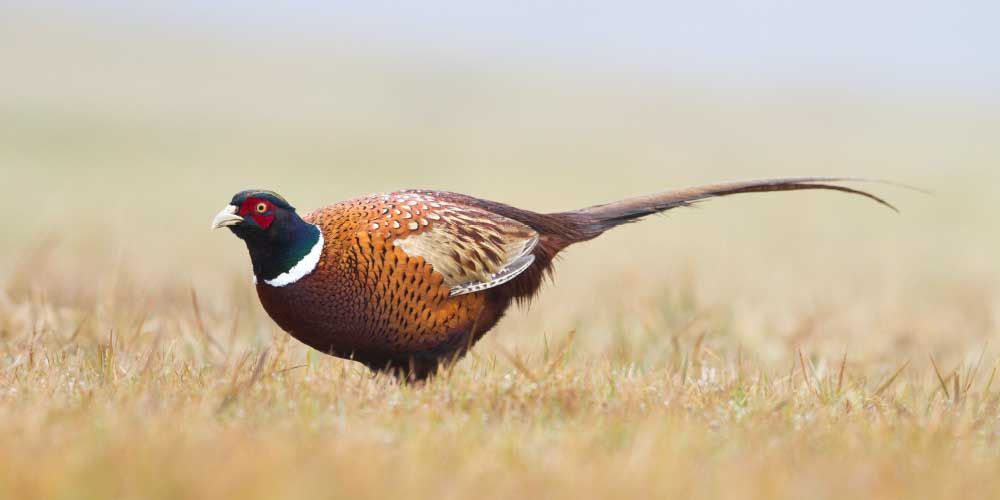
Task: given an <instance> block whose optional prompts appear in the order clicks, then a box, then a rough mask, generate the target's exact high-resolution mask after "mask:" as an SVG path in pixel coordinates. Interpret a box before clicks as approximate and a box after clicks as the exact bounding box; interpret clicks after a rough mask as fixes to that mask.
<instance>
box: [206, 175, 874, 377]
mask: <svg viewBox="0 0 1000 500" xmlns="http://www.w3.org/2000/svg"><path fill="white" fill-rule="evenodd" d="M850 180H851V179H838V178H787V179H770V180H757V181H748V182H734V183H726V184H715V185H709V186H703V187H696V188H691V189H683V190H677V191H668V192H665V193H660V194H653V195H648V196H640V197H636V198H630V199H626V200H622V201H617V202H613V203H608V204H605V205H597V206H593V207H590V208H584V209H581V210H574V211H571V212H561V213H553V214H540V213H535V212H530V211H528V210H522V209H519V208H514V207H512V206H509V205H504V204H502V203H496V202H492V201H486V200H481V199H478V198H474V197H472V196H466V195H461V194H456V193H449V192H443V191H424V190H405V191H397V192H394V193H388V194H373V195H368V196H362V197H359V198H354V199H351V200H347V201H343V202H340V203H337V204H334V205H330V206H328V207H325V208H321V209H319V210H317V211H315V212H313V213H311V214H309V215H306V216H304V217H300V216H299V215H298V214H297V213H296V211H295V209H294V208H293V207H292V206H291V205H290V204H289V203H288V202H287V201H285V199H284V198H282V197H281V196H279V195H278V194H277V193H274V192H272V191H265V190H249V191H242V192H240V193H237V194H236V195H235V196H233V198H232V201H231V202H230V204H229V205H228V206H227V207H226V208H225V209H223V210H222V211H221V212H220V213H219V214H218V215H216V217H215V220H213V221H212V227H213V228H220V227H228V228H229V229H230V230H232V232H233V233H235V234H236V236H238V237H239V238H241V239H242V240H243V241H245V242H246V245H247V249H248V250H249V251H250V260H251V262H252V263H253V273H254V281H255V283H256V288H257V294H258V296H259V297H260V301H261V304H262V305H263V306H264V309H265V310H266V311H267V313H268V314H269V315H270V316H271V318H273V319H274V321H275V322H277V324H278V325H279V326H280V327H281V328H282V329H284V330H286V331H287V332H288V333H290V334H291V335H292V336H293V337H295V338H296V339H298V340H300V341H302V342H303V343H305V344H307V345H309V346H311V347H313V348H315V349H317V350H319V351H322V352H324V353H328V354H331V355H334V356H337V357H341V358H347V359H353V360H355V361H359V362H361V363H364V364H365V365H366V366H368V367H369V368H371V369H372V370H376V371H383V370H384V371H390V372H392V373H394V374H396V375H397V376H403V377H406V378H409V379H423V378H426V377H427V376H429V375H431V374H433V373H434V372H435V371H436V370H437V367H438V365H439V364H441V363H442V362H449V361H453V360H457V359H458V358H460V357H461V356H462V355H464V354H465V353H466V352H467V351H468V350H469V348H470V347H471V346H472V345H473V344H474V343H475V342H476V341H477V340H479V339H480V338H481V337H482V336H483V334H485V333H486V332H487V331H489V330H490V329H491V328H493V326H494V325H496V323H497V321H498V320H500V318H501V317H502V316H503V314H504V312H505V311H506V310H507V308H508V307H509V306H510V305H511V302H512V301H518V302H526V301H528V300H529V299H531V297H532V296H533V295H534V294H535V293H536V292H537V291H538V289H539V287H540V286H541V283H542V279H543V277H544V276H545V274H546V273H548V272H549V271H550V270H551V267H552V260H553V258H554V257H555V256H556V254H558V253H559V252H560V251H561V250H562V249H564V248H566V247H567V246H569V245H572V244H574V243H578V242H581V241H587V240H590V239H592V238H595V237H597V236H599V235H601V234H602V233H604V232H605V231H607V230H609V229H611V228H613V227H615V226H619V225H621V224H625V223H628V222H632V221H635V220H638V219H640V218H642V217H645V216H647V215H650V214H654V213H658V212H663V211H665V210H670V209H672V208H675V207H683V206H688V205H691V204H693V203H696V202H699V201H702V200H705V199H708V198H713V197H719V196H727V195H732V194H738V193H754V192H764V191H793V190H804V189H825V190H834V191H841V192H845V193H851V194H855V195H860V196H864V197H867V198H870V199H872V200H874V201H877V202H878V203H881V204H883V205H885V206H888V207H889V208H893V207H892V205H890V204H889V203H888V202H886V201H885V200H883V199H881V198H879V197H877V196H875V195H872V194H870V193H867V192H864V191H860V190H857V189H853V188H849V187H845V186H842V185H839V184H834V183H843V182H845V181H850Z"/></svg>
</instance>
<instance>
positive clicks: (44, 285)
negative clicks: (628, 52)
mask: <svg viewBox="0 0 1000 500" xmlns="http://www.w3.org/2000/svg"><path fill="white" fill-rule="evenodd" d="M55 39H57V40H58V38H55ZM66 40H72V43H70V42H68V41H66ZM53 43H54V42H53ZM116 43H118V42H117V41H115V40H113V39H107V38H102V37H101V36H97V35H93V36H80V35H79V33H73V36H69V35H67V36H66V38H65V40H64V41H63V42H62V43H61V44H59V43H55V44H54V45H51V46H50V45H46V44H42V43H37V44H35V45H33V46H31V47H28V48H25V47H24V46H23V44H22V45H20V46H18V47H16V48H15V47H14V45H13V44H5V43H0V59H3V60H5V61H8V62H9V64H8V69H9V72H8V74H7V75H5V77H4V78H3V79H2V80H0V170H2V175H0V178H2V184H0V190H2V194H3V197H2V200H3V201H2V202H3V203H4V210H3V213H4V217H3V220H4V224H3V231H2V232H0V439H2V444H3V445H2V446H0V497H4V498H39V497H48V498H74V499H76V498H181V497H187V498H247V499H250V498H280V497H285V498H383V497H388V496H400V497H401V496H405V497H409V498H436V499H437V498H518V497H522V498H534V497H541V498H585V497H586V498H589V497H612V496H614V497H626V496H633V497H649V496H654V495H656V496H661V497H667V498H858V497H869V498H941V497H956V496H962V497H965V498H991V497H995V491H997V490H998V489H1000V480H998V479H997V473H996V472H997V470H998V469H1000V448H998V442H997V436H998V435H1000V381H998V380H995V378H997V377H996V368H997V362H998V359H1000V349H998V347H1000V342H997V336H998V334H1000V260H998V258H997V255H998V254H1000V231H998V230H997V223H996V220H995V216H996V214H997V208H996V200H998V199H1000V188H998V187H997V186H998V181H1000V173H998V172H1000V171H998V169H997V167H998V160H1000V145H998V143H997V141H996V137H998V136H1000V108H998V107H997V105H996V103H980V102H962V101H960V100H957V99H953V100H948V99H943V98H927V99H922V98H920V99H918V98H916V97H901V96H895V97H885V96H858V95H856V96H848V97H845V96H843V95H841V94H840V93H838V92H837V91H836V90H835V89H834V90H829V91H814V92H792V91H781V92H774V93H768V92H761V91H758V92H756V93H752V92H751V93H748V94H745V95H743V94H741V95H740V96H739V97H736V96H735V94H727V93H721V92H720V93H716V92H714V91H710V90H695V89H693V88H691V87H686V86H684V85H679V84H676V83H673V84H671V83H669V82H663V81H656V80H655V79H652V80H650V81H645V82H636V81H628V80H626V79H622V80H621V81H619V80H616V79H614V78H610V79H604V80H601V79H591V78H588V77H587V76H586V75H567V74H549V73H546V72H545V71H539V72H536V73H534V75H535V76H534V77H533V78H532V79H528V78H527V77H526V76H523V74H526V72H522V76H508V75H507V74H506V73H504V72H501V71H498V70H491V71H487V70H484V69H476V68H470V69H469V71H468V72H463V73H461V74H455V73H453V72H449V71H448V70H446V69H442V68H436V67H433V65H430V66H429V67H426V66H421V67H419V68H416V67H413V66H408V65H407V64H405V62H404V61H399V60H394V59H392V57H390V56H386V57H385V58H383V59H376V61H381V62H371V61H370V60H368V59H359V58H351V57H349V56H346V55H343V54H334V55H330V56H329V59H328V61H329V62H328V64H327V65H322V66H317V65H311V64H309V61H311V60H313V59H312V57H313V56H315V54H309V53H304V54H299V55H298V56H297V57H299V59H291V60H289V59H288V58H284V57H278V55H276V54H270V53H266V52H265V53H255V54H252V55H250V54H245V53H242V52H239V51H238V50H236V49H222V48H218V47H215V48H213V49H212V50H197V47H196V46H194V45H191V46H187V45H184V46H168V47H161V46H158V45H155V44H151V45H149V46H144V47H143V50H142V57H134V58H133V57H124V56H123V57H110V58H109V57H108V56H107V54H109V53H112V52H113V51H111V50H110V49H109V47H114V46H115V44H116ZM178 43H179V42H178ZM180 54H183V56H181V55H180ZM53 60H56V61H60V62H61V64H59V65H52V64H51V62H52V61H53ZM42 61H45V62H47V63H48V64H43V63H42ZM151 61H155V62H151ZM581 82H585V83H581ZM262 96H266V98H262ZM839 174H844V175H852V176H865V177H872V178H887V179H893V180H897V181H900V182H904V183H909V184H913V185H917V186H921V187H926V188H929V189H931V190H933V191H934V193H933V194H931V195H923V194H919V193H915V192H912V191H908V190H903V189H897V188H892V187H887V186H881V185H872V186H869V187H870V188H871V189H873V190H874V191H876V192H878V193H879V194H881V195H883V196H885V197H887V198H889V199H890V200H891V201H893V202H895V203H896V204H897V205H898V206H899V207H900V208H901V209H902V213H901V214H898V215H897V214H894V213H892V212H890V211H888V210H884V209H882V208H880V207H878V206H877V205H874V204H872V203H868V202H865V201H863V200H859V199H851V198H847V197H844V196H840V195H837V194H827V193H804V194H799V193H795V194H774V195H762V196H745V197H739V198H732V199H727V200H717V201H712V202H709V203H706V204H705V205H703V206H702V207H700V208H698V209H687V210H682V211H675V212H671V213H670V214H669V215H668V216H666V217H660V218H654V219H651V220H649V221H646V222H643V223H642V224H638V225H633V226H629V227H626V228H623V229H620V230H616V231H615V232H613V233H610V234H608V235H606V236H605V237H603V238H601V239H600V240H597V241H594V242H592V243H588V244H586V245H581V246H580V247H574V248H571V249H570V250H569V251H568V252H567V253H566V254H565V256H564V257H565V258H564V259H563V260H562V261H560V262H559V263H558V264H557V269H556V280H555V283H553V284H550V285H547V286H546V287H545V289H544V290H543V293H542V295H541V296H540V297H539V299H538V300H537V301H536V302H535V303H534V304H533V305H532V306H531V307H530V308H528V309H521V310H512V311H511V313H509V315H508V317H507V318H506V319H505V320H504V321H503V322H502V323H501V324H500V325H499V327H498V328H496V329H495V330H494V331H492V332H491V333H490V334H489V335H488V336H487V337H486V338H485V339H484V341H482V342H481V343H480V344H479V345H478V346H477V347H476V349H475V350H474V351H473V353H472V354H471V355H470V356H468V357H467V358H466V359H464V360H463V361H461V362H460V363H459V364H458V365H457V366H455V367H454V368H453V369H451V370H449V371H446V372H443V373H442V374H441V375H440V376H439V377H437V378H436V379H434V380H433V381H431V382H429V383H427V384H425V385H421V386H405V385H399V384H398V383H397V382H396V381H394V380H392V379H391V378H386V377H382V376H372V375H371V374H370V373H368V372H367V371H366V370H365V369H363V368H361V367H359V366H358V365H355V364H352V363H350V362H346V361H341V360H337V359H332V358H329V357H325V356H322V355H317V354H316V353H314V352H310V351H309V350H308V349H306V348H304V347H303V346H302V345H300V344H298V343H297V342H296V341H294V340H291V339H290V338H289V337H288V336H287V335H285V334H284V333H282V332H281V331H279V330H278V329H277V327H276V326H274V325H273V324H272V323H271V322H270V320H269V319H268V318H267V317H266V315H265V314H264V313H263V312H262V311H261V310H260V308H259V305H258V304H257V302H256V298H255V297H254V296H253V292H252V289H251V286H250V276H249V260H248V258H247V256H246V255H245V250H244V249H243V247H242V244H241V243H240V242H238V241H237V240H236V239H235V238H233V237H232V236H231V235H229V234H225V233H224V232H215V233H213V232H210V231H209V230H208V223H209V220H210V219H211V216H212V215H213V214H214V213H215V212H216V211H217V210H218V209H219V208H221V207H222V206H223V205H225V204H226V203H227V201H228V199H229V197H230V196H231V195H232V193H234V192H235V191H237V190H240V189H243V188H247V187H268V188H272V189H275V190H278V191H279V192H281V193H283V194H284V195H286V196H287V197H288V198H289V199H290V200H292V202H293V203H294V204H296V205H297V206H298V207H299V208H300V209H302V210H306V211H307V210H309V209H312V208H315V207H319V206H321V205H323V204H325V203H330V202H333V201H336V200H338V199H341V198H345V197H348V196H351V195H354V194H360V193H365V192H373V191H384V190H392V189H397V188H404V187H431V188H439V189H450V190H456V191H462V192H467V193H470V194H474V195H478V196H482V197H487V198H493V199H496V200H499V201H505V202H509V203H511V204H515V205H518V206H522V207H524V208H532V209H537V210H540V211H545V210H557V209H566V208H573V207H576V206H584V205H588V204H593V203H597V202H602V201H607V200H611V199H614V198H618V197H624V196H628V195H632V194H639V193H645V192H649V191H654V190H658V189H661V188H662V189H666V188H671V187H679V186H682V185H688V184H696V183H707V182H714V181H720V180H727V179H737V178H748V177H763V176H771V175H839Z"/></svg>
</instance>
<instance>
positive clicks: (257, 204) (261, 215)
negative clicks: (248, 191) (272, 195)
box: [239, 198, 274, 229]
mask: <svg viewBox="0 0 1000 500" xmlns="http://www.w3.org/2000/svg"><path fill="white" fill-rule="evenodd" d="M261 207H264V208H265V210H263V211H261V210H260V208H261ZM239 215H240V217H243V218H246V217H251V218H253V220H254V221H255V222H256V223H257V225H258V226H260V228H261V229H267V228H269V227H271V224H272V223H273V222H274V205H273V204H272V203H271V202H269V201H267V200H265V199H263V198H247V199H246V200H244V201H243V205H242V206H240V211H239Z"/></svg>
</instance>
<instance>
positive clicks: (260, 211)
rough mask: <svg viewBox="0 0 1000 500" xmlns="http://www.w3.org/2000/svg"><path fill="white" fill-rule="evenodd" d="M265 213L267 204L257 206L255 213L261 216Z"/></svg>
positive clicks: (262, 203) (261, 203)
mask: <svg viewBox="0 0 1000 500" xmlns="http://www.w3.org/2000/svg"><path fill="white" fill-rule="evenodd" d="M264 212H267V203H264V202H260V203H258V204H257V213H259V214H262V213H264Z"/></svg>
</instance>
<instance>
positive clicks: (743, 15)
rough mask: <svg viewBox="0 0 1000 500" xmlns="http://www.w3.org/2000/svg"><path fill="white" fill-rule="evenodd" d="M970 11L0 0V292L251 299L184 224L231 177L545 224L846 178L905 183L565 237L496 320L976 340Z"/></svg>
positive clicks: (238, 256) (218, 237) (998, 134)
mask: <svg viewBox="0 0 1000 500" xmlns="http://www.w3.org/2000/svg"><path fill="white" fill-rule="evenodd" d="M998 5H1000V4H997V3H996V2H986V1H982V2H976V1H966V2H879V3H874V4H873V3H871V2H860V1H845V2H833V3H831V2H767V1H765V2H753V3H744V2H714V1H710V2H695V3H692V2H557V1H554V2H537V3H528V2H515V3H497V4H485V3H479V2H459V1H444V2H433V1H432V2H412V3H403V4H401V3H400V2H351V3H346V2H300V1H293V2H281V3H276V2H265V1H261V0H251V1H247V2H238V3H237V2H224V1H208V2H201V1H197V2H196V1H193V0H180V1H175V2H157V3H150V4H142V5H140V4H138V3H135V2H124V1H97V2H71V1H38V2H13V3H12V2H10V1H6V2H2V3H0V62H2V64H0V192H2V195H3V198H2V200H3V210H2V213H3V214H4V217H3V220H4V223H3V229H2V231H0V299H2V300H3V301H5V302H6V303H8V304H18V303H24V302H26V301H28V300H44V301H45V303H47V304H51V305H52V306H53V307H55V308H57V310H65V311H87V310H98V311H103V310H107V309H113V308H115V307H125V306H122V305H121V304H123V301H121V300H120V299H121V298H125V297H128V298H134V299H136V300H133V301H131V302H128V304H130V305H128V306H127V307H131V308H134V309H142V308H151V310H153V311H154V314H164V315H166V314H168V313H170V312H171V311H174V310H180V309H181V308H187V307H189V305H190V301H189V299H188V295H189V293H190V291H191V290H192V289H193V290H196V291H197V292H198V295H199V297H200V298H201V300H202V302H203V304H204V307H205V308H206V311H207V312H206V314H208V315H214V317H216V318H222V317H225V314H227V313H231V311H232V310H233V307H237V306H238V307H242V308H243V310H245V311H249V312H247V314H256V315H257V316H258V317H259V315H260V314H261V313H260V311H259V310H257V309H254V308H255V307H256V303H255V301H254V299H253V297H252V295H251V293H252V292H251V289H250V285H249V280H250V271H249V269H250V266H249V259H248V257H247V256H246V253H245V250H244V248H243V246H242V244H241V243H240V242H239V241H238V240H236V239H235V238H234V237H232V236H231V235H230V234H228V233H225V232H222V231H217V232H211V231H209V230H208V226H209V221H210V220H211V218H212V216H213V215H214V214H215V213H216V211H217V210H218V209H220V208H221V207H223V206H224V205H225V204H226V203H227V202H228V200H229V199H230V197H231V196H232V194H233V193H234V192H236V191H239V190H242V189H245V188H250V187H261V188H269V189H273V190H276V191H278V192H280V193H282V194H284V195H285V196H286V197H287V198H288V199H289V200H291V202H292V203H293V204H294V205H296V206H297V207H298V208H299V209H300V211H303V212H308V211H310V210H312V209H314V208H318V207H320V206H323V205H326V204H329V203H332V202H335V201H338V200H341V199H344V198H347V197H351V196H353V195H358V194H364V193H368V192H378V191H390V190H395V189H401V188H411V187H424V188H434V189H444V190H454V191H460V192H464V193H468V194H472V195H475V196H480V197H484V198H489V199H494V200H497V201H503V202H507V203H510V204H513V205H516V206H519V207H523V208H528V209H534V210H538V211H555V210H564V209H570V208H575V207H579V206H585V205H591V204H595V203H599V202H604V201H609V200H613V199H617V198H621V197H625V196H630V195H635V194H640V193H647V192H652V191H657V190H663V189H668V188H673V187H682V186H686V185H692V184H699V183H710V182H717V181H723V180H730V179H740V178H755V177H766V176H779V175H780V176H785V175H791V176H801V175H838V176H839V175H845V176H861V177H870V178H877V179H891V180H894V181H898V182H901V183H906V184H912V185H915V186H920V187H923V188H927V189H930V190H932V191H933V192H934V193H933V194H932V195H923V194H919V193H915V192H912V191H908V190H905V189H897V188H893V187H890V186H882V185H871V186H866V187H869V188H870V189H872V190H873V191H875V192H877V193H879V194H881V195H883V196H885V197H886V198H888V199H889V200H891V201H893V202H894V203H896V204H897V205H898V206H899V207H900V208H901V210H902V214H900V215H897V214H894V213H892V212H890V211H887V210H884V209H882V208H880V207H878V206H876V205H874V204H872V203H868V202H865V201H864V200H861V199H852V198H847V197H844V196H841V195H838V194H829V193H792V194H774V195H761V196H745V197H739V198H732V199H727V200H718V201H713V202H710V203H706V204H704V205H703V206H702V207H701V208H699V209H697V210H682V211H675V212H672V213H670V214H669V215H668V216H666V217H662V218H654V219H653V220H650V221H647V222H644V223H642V224H639V225H632V226H629V227H627V228H623V229H620V230H617V231H615V232H613V233H611V234H608V235H606V236H605V237H603V238H602V239H600V240H597V241H594V242H592V243H588V244H586V245H582V246H580V247H577V248H572V249H571V250H569V251H568V252H567V253H566V254H565V258H564V259H563V260H562V261H561V262H559V264H558V266H557V273H556V281H555V283H554V284H553V285H551V286H548V287H547V288H546V289H545V291H544V292H543V294H542V296H541V298H540V300H539V301H538V302H537V303H536V304H535V305H534V306H533V307H532V308H530V309H528V310H522V311H519V312H513V313H511V314H510V315H509V317H508V318H507V319H506V320H505V321H504V322H503V323H502V324H501V326H500V328H499V329H498V331H496V332H494V333H493V337H494V339H495V341H496V342H502V343H505V344H510V343H514V344H517V345H518V346H519V347H522V348H524V349H540V348H541V346H542V339H543V337H545V336H551V335H563V334H564V333H565V332H566V331H569V330H571V329H577V330H578V332H579V338H580V342H581V345H582V346H584V347H585V348H586V346H590V347H591V348H593V349H596V350H600V351H602V352H608V349H618V348H619V347H620V348H621V349H623V350H625V351H629V350H630V349H631V351H629V352H632V353H633V354H631V355H630V356H632V358H633V359H640V360H641V358H642V352H644V350H643V342H644V340H643V339H646V338H660V337H658V335H659V333H662V332H663V331H665V330H669V329H670V328H677V326H678V325H683V324H684V323H685V322H686V321H688V320H689V319H690V318H697V317H699V316H701V315H705V316H711V317H712V318H714V319H713V321H716V322H718V321H720V320H719V318H722V320H721V322H722V323H723V324H720V325H719V326H718V329H717V330H716V331H717V332H720V333H718V335H721V336H723V340H722V341H721V342H722V343H723V344H726V345H740V346H742V348H745V349H747V350H748V351H751V352H752V353H754V354H755V355H756V356H758V357H759V358H761V359H763V360H765V361H766V360H775V361H778V360H782V359H785V358H786V357H787V356H788V354H789V353H790V352H793V350H792V349H790V346H794V345H803V344H804V345H806V346H807V348H808V349H810V350H812V351H814V352H828V353H841V352H843V351H844V350H848V349H850V350H851V351H852V353H856V354H857V356H859V357H862V358H869V359H883V358H886V359H891V360H892V361H891V363H897V361H898V360H899V359H900V358H902V357H905V356H906V352H907V350H912V351H913V352H924V351H925V350H926V349H934V350H936V351H945V352H954V353H955V354H956V355H959V356H961V355H963V354H964V353H966V352H967V351H968V352H978V349H979V347H980V346H981V345H982V344H983V342H984V341H985V340H986V339H989V338H991V337H992V336H995V335H996V333H997V328H998V324H1000V312H998V311H1000V264H998V262H997V255H998V253H1000V237H998V236H1000V235H998V230H997V224H996V221H995V219H994V217H995V215H996V201H997V200H998V199H1000V189H998V187H997V181H998V180H1000V170H998V167H1000V165H998V161H1000V141H998V138H1000V99H998V97H997V96H998V90H1000V58H998V57H997V54H996V52H997V50H996V49H997V48H998V47H1000V34H998V31H997V30H996V26H995V21H996V20H997V19H1000V6H998ZM60 308H61V309H60ZM185 310H186V309H185ZM672 311H682V312H683V314H680V313H675V312H672ZM67 314H68V313H67ZM163 324H166V323H163ZM163 324H157V323H155V322H154V323H152V324H151V325H149V326H148V328H150V329H152V330H156V329H157V328H161V329H166V328H167V327H166V326H163ZM250 324H255V323H250ZM259 324H260V325H269V324H268V323H266V322H259ZM259 328H261V329H264V330H266V329H269V328H273V327H270V326H260V327H259ZM246 333H247V336H248V337H249V338H251V339H253V338H258V339H265V341H266V339H269V338H270V337H268V336H266V334H267V332H263V333H261V332H255V331H248V332H246ZM255 335H256V337H255ZM725 339H732V341H729V340H725ZM661 340H662V339H661ZM615 346H618V347H615Z"/></svg>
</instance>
